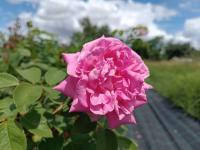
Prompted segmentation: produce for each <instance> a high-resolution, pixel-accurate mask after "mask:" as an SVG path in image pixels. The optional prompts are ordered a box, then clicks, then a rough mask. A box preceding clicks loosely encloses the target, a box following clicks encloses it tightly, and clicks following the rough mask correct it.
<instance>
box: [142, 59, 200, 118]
mask: <svg viewBox="0 0 200 150" xmlns="http://www.w3.org/2000/svg"><path fill="white" fill-rule="evenodd" d="M146 64H147V66H148V67H149V69H150V73H151V76H150V78H149V80H148V82H149V83H151V84H152V85H153V87H154V89H156V90H157V91H158V92H159V93H160V94H161V95H163V96H166V97H168V98H169V100H171V101H172V102H173V103H174V104H175V105H176V106H178V107H181V108H182V109H183V110H185V111H186V112H187V113H188V114H190V115H191V116H193V117H195V118H198V119H200V61H194V62H183V61H161V62H153V61H146Z"/></svg>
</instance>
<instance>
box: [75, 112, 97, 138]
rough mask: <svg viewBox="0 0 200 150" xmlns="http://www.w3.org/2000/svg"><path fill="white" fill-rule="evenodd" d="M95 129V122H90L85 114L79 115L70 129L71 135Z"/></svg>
mask: <svg viewBox="0 0 200 150" xmlns="http://www.w3.org/2000/svg"><path fill="white" fill-rule="evenodd" d="M95 128H96V122H91V120H90V118H89V117H88V116H87V115H86V114H80V116H79V118H78V119H77V120H76V121H75V123H74V126H73V128H72V133H73V134H77V133H88V132H90V131H92V130H94V129H95Z"/></svg>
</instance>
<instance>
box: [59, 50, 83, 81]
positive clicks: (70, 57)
mask: <svg viewBox="0 0 200 150" xmlns="http://www.w3.org/2000/svg"><path fill="white" fill-rule="evenodd" d="M79 55H80V52H77V53H75V54H66V53H63V54H62V56H63V59H64V61H65V62H66V63H67V64H68V65H67V73H68V74H69V75H72V76H74V77H77V75H76V68H77V65H78V58H79Z"/></svg>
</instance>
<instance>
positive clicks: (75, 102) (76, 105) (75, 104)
mask: <svg viewBox="0 0 200 150" xmlns="http://www.w3.org/2000/svg"><path fill="white" fill-rule="evenodd" d="M87 111H88V109H87V108H86V107H84V106H83V105H81V103H80V102H79V100H78V98H75V99H74V100H73V102H72V105H71V107H70V110H69V112H87Z"/></svg>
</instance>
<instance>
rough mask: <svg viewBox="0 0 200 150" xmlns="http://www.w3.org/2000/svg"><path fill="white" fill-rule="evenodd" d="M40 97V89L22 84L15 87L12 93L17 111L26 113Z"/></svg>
mask: <svg viewBox="0 0 200 150" xmlns="http://www.w3.org/2000/svg"><path fill="white" fill-rule="evenodd" d="M41 95H42V87H40V86H37V85H31V84H28V83H23V84H20V85H19V86H17V87H16V88H15V90H14V93H13V98H14V102H15V105H16V107H17V109H18V110H19V111H26V110H27V107H28V106H29V105H31V104H34V102H35V101H37V100H38V99H39V98H40V96H41Z"/></svg>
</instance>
